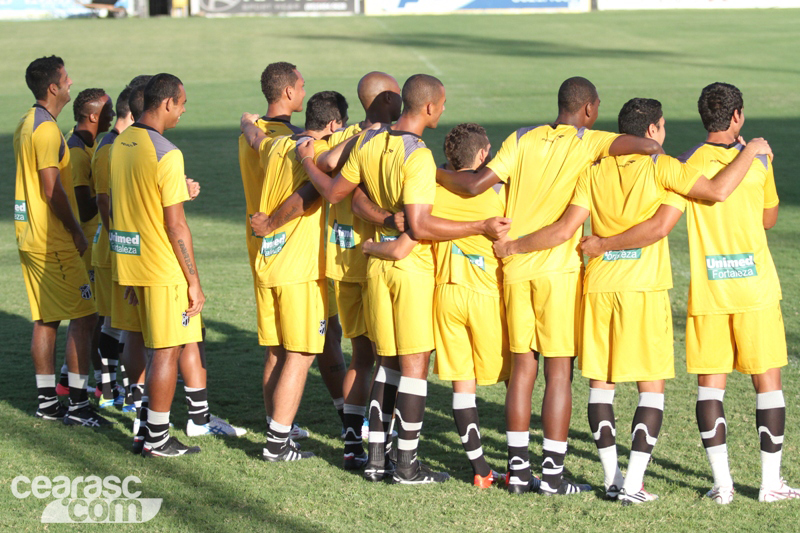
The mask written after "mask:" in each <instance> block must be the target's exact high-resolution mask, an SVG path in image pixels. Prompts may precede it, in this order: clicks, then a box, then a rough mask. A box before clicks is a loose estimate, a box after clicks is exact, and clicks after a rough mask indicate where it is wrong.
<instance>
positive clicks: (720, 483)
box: [706, 444, 733, 487]
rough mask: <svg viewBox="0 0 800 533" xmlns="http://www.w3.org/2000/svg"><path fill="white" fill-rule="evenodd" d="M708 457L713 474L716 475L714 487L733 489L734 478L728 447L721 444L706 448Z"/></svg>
mask: <svg viewBox="0 0 800 533" xmlns="http://www.w3.org/2000/svg"><path fill="white" fill-rule="evenodd" d="M706 455H707V456H708V463H709V464H710V465H711V472H712V473H713V474H714V486H715V487H733V478H731V470H730V467H729V466H728V445H727V444H720V445H719V446H711V447H709V448H706Z"/></svg>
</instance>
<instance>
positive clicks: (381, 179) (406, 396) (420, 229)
mask: <svg viewBox="0 0 800 533" xmlns="http://www.w3.org/2000/svg"><path fill="white" fill-rule="evenodd" d="M402 99H403V113H402V114H401V116H400V118H399V119H398V121H397V123H396V124H395V125H394V126H393V127H391V128H389V127H388V126H386V125H384V126H382V127H380V128H379V129H376V130H371V131H369V132H367V133H365V134H364V135H363V136H361V138H360V140H359V141H358V142H357V144H356V148H354V149H353V151H352V152H351V154H350V157H349V158H348V160H347V162H346V163H345V166H344V167H343V168H342V171H341V172H340V173H339V174H337V176H336V177H335V178H333V179H331V178H330V177H328V176H327V175H326V174H324V173H323V172H321V171H320V170H319V169H318V168H317V167H316V166H315V165H314V162H313V155H314V153H313V147H312V146H310V145H309V144H303V145H301V146H300V147H298V154H299V157H300V159H301V161H302V163H303V166H304V168H305V169H306V171H307V172H308V174H309V177H310V178H311V181H312V183H313V184H314V186H315V187H316V188H317V190H319V192H320V194H322V196H324V197H325V199H326V200H328V201H329V202H331V203H332V204H337V203H339V202H340V201H341V200H343V199H344V198H346V197H347V196H348V195H349V194H350V193H351V192H352V191H353V190H354V189H355V188H356V187H358V185H359V184H360V183H364V185H365V186H366V189H367V192H368V194H369V196H370V198H371V199H372V200H373V201H374V202H375V203H376V204H377V205H378V206H379V207H380V208H381V209H384V210H386V211H388V212H390V213H396V212H399V211H401V210H402V211H404V212H405V220H406V224H407V226H408V227H409V228H410V229H411V231H412V232H413V235H414V237H415V239H418V240H420V241H424V240H450V239H457V238H462V237H468V236H470V235H480V234H488V235H490V236H492V237H494V238H497V237H499V235H501V234H504V232H505V231H506V230H507V228H508V221H507V220H505V219H501V218H497V217H494V218H491V219H487V220H478V221H469V222H454V221H450V220H446V219H442V218H439V217H435V216H433V215H431V211H432V209H433V202H434V198H435V194H436V192H435V188H436V182H435V172H436V164H435V163H434V161H433V156H432V154H431V152H430V150H429V149H428V148H427V147H426V146H425V143H423V142H422V139H421V138H420V136H421V135H422V133H423V132H424V131H425V129H427V128H435V127H436V126H437V124H438V122H439V118H440V117H441V115H442V112H443V111H444V104H445V89H444V85H443V84H442V82H441V81H439V80H438V79H436V78H434V77H433V76H428V75H425V74H417V75H414V76H412V77H411V78H409V79H408V80H407V81H406V83H405V84H404V86H403V90H402ZM381 236H382V237H381ZM396 236H397V232H396V231H387V230H386V229H385V228H379V229H376V232H375V235H374V239H375V240H385V239H386V238H389V239H391V238H396ZM367 278H368V279H367V289H368V300H369V304H368V311H367V313H368V315H367V329H368V330H369V331H370V334H371V335H373V336H374V339H375V343H376V346H377V353H378V356H379V357H380V366H381V368H379V369H378V373H377V376H376V378H375V383H374V385H373V391H372V395H371V400H370V404H372V402H374V401H378V399H380V406H381V412H378V410H377V409H370V443H369V461H368V463H367V465H366V468H365V470H364V477H365V478H366V479H368V480H370V481H380V480H382V479H384V478H385V477H388V476H389V475H392V466H391V461H389V459H388V457H386V455H385V449H386V447H385V442H386V433H387V431H388V430H389V428H388V424H387V423H385V422H384V420H386V421H388V420H389V419H391V412H392V408H393V403H395V402H394V400H395V393H394V390H395V387H397V397H396V409H395V416H396V417H397V420H398V422H399V425H398V461H397V470H396V472H395V473H394V475H393V476H392V480H393V481H394V482H396V483H404V484H422V483H434V482H442V481H446V480H447V479H449V476H448V475H447V474H446V473H443V472H433V471H431V470H430V469H429V468H428V467H427V466H424V465H422V464H421V463H420V461H418V460H417V447H418V444H419V434H420V430H421V429H422V419H423V415H424V413H425V400H426V396H427V381H426V377H427V374H428V362H429V358H430V353H431V350H432V349H433V320H432V317H433V291H434V272H433V254H432V252H431V246H430V244H429V243H427V242H420V243H419V244H417V245H416V246H415V247H414V250H413V251H412V252H411V254H410V255H409V256H408V257H406V258H405V259H403V260H402V261H396V262H394V261H385V260H381V259H376V258H375V259H371V260H370V262H369V264H368V266H367Z"/></svg>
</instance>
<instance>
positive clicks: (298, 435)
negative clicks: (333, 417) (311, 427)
mask: <svg viewBox="0 0 800 533" xmlns="http://www.w3.org/2000/svg"><path fill="white" fill-rule="evenodd" d="M289 438H290V439H292V440H300V439H306V438H308V431H306V430H305V429H303V428H301V427H300V426H298V425H297V424H292V430H291V431H290V432H289Z"/></svg>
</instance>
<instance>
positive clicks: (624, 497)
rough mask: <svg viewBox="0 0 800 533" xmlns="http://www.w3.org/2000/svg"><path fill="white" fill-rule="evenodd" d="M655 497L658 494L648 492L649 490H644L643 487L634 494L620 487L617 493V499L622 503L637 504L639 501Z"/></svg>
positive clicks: (643, 501)
mask: <svg viewBox="0 0 800 533" xmlns="http://www.w3.org/2000/svg"><path fill="white" fill-rule="evenodd" d="M657 499H658V496H657V495H656V494H650V493H649V492H647V491H646V490H644V487H642V488H641V489H639V492H637V493H636V494H628V493H627V492H625V489H622V490H620V491H619V494H618V495H617V501H618V502H622V505H637V504H640V503H645V502H652V501H655V500H657Z"/></svg>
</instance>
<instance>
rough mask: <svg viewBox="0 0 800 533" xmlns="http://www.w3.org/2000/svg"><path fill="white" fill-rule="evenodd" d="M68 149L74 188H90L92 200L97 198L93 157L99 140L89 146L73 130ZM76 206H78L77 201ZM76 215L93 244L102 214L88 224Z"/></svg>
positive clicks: (77, 213)
mask: <svg viewBox="0 0 800 533" xmlns="http://www.w3.org/2000/svg"><path fill="white" fill-rule="evenodd" d="M67 148H69V166H70V171H71V173H72V186H73V187H81V186H85V187H89V194H90V195H91V197H92V198H95V196H97V192H96V190H95V180H94V176H93V175H92V157H93V156H94V152H95V150H96V149H97V140H96V139H95V141H94V144H92V145H91V146H89V145H88V144H86V143H85V142H84V141H83V139H82V138H80V137H79V136H78V135H76V134H75V130H74V129H73V130H72V135H70V137H69V139H68V140H67ZM75 205H76V206H77V200H76V202H75ZM75 215H76V216H78V221H79V222H80V224H81V229H82V230H83V234H84V235H85V236H86V239H87V240H88V241H89V244H92V241H93V240H94V237H95V236H96V234H97V228H98V225H99V224H100V213H97V214H96V215H95V216H94V217H92V218H91V219H90V220H87V221H86V222H83V221H82V220H80V212H79V211H75ZM90 252H91V248H90Z"/></svg>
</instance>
